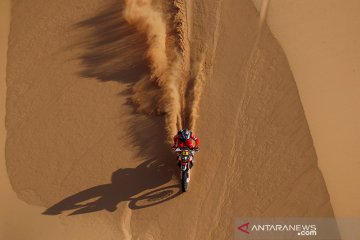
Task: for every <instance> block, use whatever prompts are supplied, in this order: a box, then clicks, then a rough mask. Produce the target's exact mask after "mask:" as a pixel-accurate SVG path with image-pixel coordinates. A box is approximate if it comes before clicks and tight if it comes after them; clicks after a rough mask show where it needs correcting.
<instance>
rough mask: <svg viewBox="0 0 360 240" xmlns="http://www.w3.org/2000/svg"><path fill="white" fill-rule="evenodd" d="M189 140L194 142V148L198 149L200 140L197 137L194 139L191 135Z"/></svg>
mask: <svg viewBox="0 0 360 240" xmlns="http://www.w3.org/2000/svg"><path fill="white" fill-rule="evenodd" d="M190 137H191V139H192V140H194V141H195V147H196V148H198V147H199V143H200V139H199V138H198V137H196V136H195V135H194V134H191V136H190Z"/></svg>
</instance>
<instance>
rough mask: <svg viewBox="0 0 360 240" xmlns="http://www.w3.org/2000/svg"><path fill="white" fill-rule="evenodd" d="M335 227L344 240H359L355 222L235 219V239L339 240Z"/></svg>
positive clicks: (356, 222)
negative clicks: (343, 235)
mask: <svg viewBox="0 0 360 240" xmlns="http://www.w3.org/2000/svg"><path fill="white" fill-rule="evenodd" d="M338 225H341V233H342V234H343V233H346V234H347V238H346V239H347V240H349V239H354V240H355V239H360V238H358V237H359V236H358V234H359V233H358V232H357V229H359V222H358V221H355V220H354V219H335V218H247V219H244V218H241V219H237V220H236V224H235V239H253V240H257V239H259V240H260V239H261V240H275V239H276V240H282V239H284V240H285V239H286V240H287V239H302V240H304V239H310V240H311V239H313V240H330V239H332V240H333V239H342V238H341V237H340V233H339V229H338ZM349 236H350V237H349ZM343 239H345V238H343Z"/></svg>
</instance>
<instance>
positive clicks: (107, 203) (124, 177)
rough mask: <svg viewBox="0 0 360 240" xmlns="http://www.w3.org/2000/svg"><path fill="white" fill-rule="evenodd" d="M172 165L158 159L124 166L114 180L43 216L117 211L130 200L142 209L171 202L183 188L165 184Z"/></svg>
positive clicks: (57, 205)
mask: <svg viewBox="0 0 360 240" xmlns="http://www.w3.org/2000/svg"><path fill="white" fill-rule="evenodd" d="M172 176H173V171H172V169H171V168H169V166H167V165H165V164H164V163H161V162H159V161H156V160H149V161H146V162H144V163H142V164H140V165H139V166H137V167H136V168H125V169H123V168H121V169H118V170H117V171H115V172H114V173H113V174H112V177H111V183H109V184H103V185H98V186H95V187H91V188H89V189H86V190H84V191H81V192H79V193H76V194H74V195H72V196H69V197H67V198H65V199H63V200H61V201H60V202H58V203H56V204H55V205H53V206H51V207H50V208H48V209H46V210H45V211H44V212H43V214H44V215H58V214H61V213H62V212H64V211H72V212H71V213H70V214H68V215H77V214H84V213H91V212H97V211H102V210H107V211H109V212H114V211H115V210H116V209H117V205H118V204H119V203H120V202H123V201H129V203H128V207H129V208H130V209H134V210H135V209H141V208H146V207H151V206H154V205H157V204H161V203H164V202H166V201H169V200H171V199H173V198H175V197H177V196H179V195H180V194H181V193H182V191H181V189H180V187H179V185H178V184H174V185H168V186H164V187H161V186H163V185H164V184H166V183H169V182H170V181H171V179H172Z"/></svg>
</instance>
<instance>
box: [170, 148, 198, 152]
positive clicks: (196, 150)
mask: <svg viewBox="0 0 360 240" xmlns="http://www.w3.org/2000/svg"><path fill="white" fill-rule="evenodd" d="M173 149H174V151H175V152H181V151H182V149H181V148H173ZM188 150H189V151H192V152H198V151H199V149H198V148H193V149H190V148H188Z"/></svg>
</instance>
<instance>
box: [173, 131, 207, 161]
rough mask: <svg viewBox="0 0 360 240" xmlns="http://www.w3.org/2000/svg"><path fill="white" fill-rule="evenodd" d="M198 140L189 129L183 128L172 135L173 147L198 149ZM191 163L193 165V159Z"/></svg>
mask: <svg viewBox="0 0 360 240" xmlns="http://www.w3.org/2000/svg"><path fill="white" fill-rule="evenodd" d="M193 141H195V147H194V146H193ZM199 142H200V139H199V138H197V137H196V136H195V135H194V134H193V133H192V132H191V131H190V130H189V129H187V128H184V129H182V130H180V131H179V132H178V133H177V135H175V136H174V146H173V148H178V147H180V148H182V147H188V148H190V149H191V150H199ZM178 165H180V161H179V162H178ZM191 165H192V166H193V165H194V162H193V161H192V162H191Z"/></svg>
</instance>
